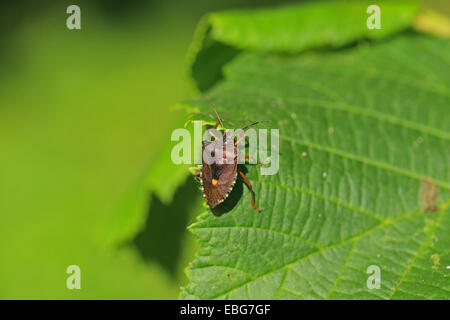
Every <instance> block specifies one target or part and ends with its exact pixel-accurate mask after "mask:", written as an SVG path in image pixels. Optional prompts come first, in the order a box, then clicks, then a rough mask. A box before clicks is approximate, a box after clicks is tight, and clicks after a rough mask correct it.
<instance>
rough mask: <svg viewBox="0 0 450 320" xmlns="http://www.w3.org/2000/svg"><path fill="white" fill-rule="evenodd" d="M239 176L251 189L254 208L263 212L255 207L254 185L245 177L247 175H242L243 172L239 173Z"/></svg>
mask: <svg viewBox="0 0 450 320" xmlns="http://www.w3.org/2000/svg"><path fill="white" fill-rule="evenodd" d="M239 174H240V175H241V177H242V179H244V181H245V184H246V185H247V186H248V187H249V189H250V193H251V195H252V206H253V208H255V209H256V210H257V211H258V212H261V210H260V209H259V208H258V207H257V206H256V205H255V194H254V192H253V188H252V184H251V183H250V181H248V179H247V178H246V177H245V175H244V174H243V173H242V171H239Z"/></svg>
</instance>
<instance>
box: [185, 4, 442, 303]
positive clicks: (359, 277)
mask: <svg viewBox="0 0 450 320" xmlns="http://www.w3.org/2000/svg"><path fill="white" fill-rule="evenodd" d="M320 5H321V6H323V8H324V9H323V12H324V13H326V12H329V10H331V8H334V6H335V4H328V5H327V4H326V3H321V4H320ZM386 6H388V5H387V4H386ZM305 8H306V9H305V10H311V8H310V7H305ZM386 8H389V7H386ZM410 8H412V9H411V10H412V11H413V8H415V7H414V6H412V7H410ZM302 10H303V7H302V6H299V7H298V11H299V12H298V15H299V16H301V13H302ZM414 10H415V9H414ZM407 11H408V10H407ZM412 11H411V12H412ZM288 12H289V14H288V15H291V14H292V15H293V13H292V12H291V11H284V10H283V9H280V10H274V11H260V12H256V13H247V12H242V13H224V14H223V16H222V15H221V14H218V15H213V17H215V18H211V20H210V21H212V26H211V29H209V31H208V33H207V34H204V35H207V37H209V36H210V35H213V37H215V38H216V39H217V37H222V38H221V40H226V39H228V40H229V39H232V40H230V44H231V45H233V46H236V47H237V48H239V50H237V51H236V52H235V54H234V58H233V59H232V60H231V61H230V62H228V63H226V64H225V66H224V68H223V77H224V80H223V81H221V82H218V83H215V84H214V87H213V88H212V89H211V90H210V91H209V92H208V93H207V94H208V96H209V97H210V98H211V99H212V100H213V101H214V103H215V105H216V107H217V110H218V112H219V113H220V115H221V117H222V118H223V119H224V124H225V126H230V127H231V126H240V125H242V124H243V123H248V122H250V121H256V120H263V119H270V120H272V122H271V123H270V124H269V125H267V126H266V127H268V128H279V130H280V147H279V152H280V170H279V172H278V174H276V175H273V176H262V175H260V173H259V168H258V167H257V166H250V165H248V166H246V167H247V170H248V173H247V177H248V178H249V180H250V181H251V182H252V184H253V188H254V190H255V194H256V203H257V205H258V206H259V207H260V208H261V209H262V213H261V214H258V213H257V212H256V211H255V210H254V209H253V208H252V207H251V204H250V193H249V191H248V190H247V189H246V188H245V186H243V185H242V183H241V184H240V185H238V186H237V187H236V188H235V190H234V191H233V192H232V194H231V196H230V199H231V200H230V201H232V205H230V204H226V203H224V204H225V206H228V209H227V210H229V212H226V213H224V214H223V215H221V216H220V217H216V216H213V215H212V214H211V212H210V211H209V210H208V211H207V212H204V213H203V214H201V215H200V216H199V218H198V221H197V222H196V223H194V224H193V225H192V226H191V227H190V229H191V230H192V232H193V233H194V234H195V235H196V236H197V238H198V240H199V243H200V250H199V252H198V255H197V257H196V259H195V260H194V261H193V262H192V263H191V265H190V266H189V268H188V270H187V273H188V277H189V279H190V283H189V285H187V286H186V287H185V289H184V291H183V293H182V295H181V297H182V298H184V299H214V298H219V299H448V298H449V297H450V280H449V277H448V272H449V270H448V269H447V266H449V265H450V257H449V248H450V235H449V233H448V230H449V228H450V214H449V208H448V207H449V204H450V201H449V190H450V173H449V172H450V171H449V163H450V161H449V150H450V148H449V140H450V135H449V133H448V128H449V123H450V119H449V112H448V107H449V105H450V91H449V83H450V57H449V55H448V52H449V49H450V41H449V40H447V39H437V38H433V37H430V36H425V35H419V34H416V33H413V32H409V33H402V34H396V35H393V33H395V32H397V31H398V30H399V27H398V26H393V27H392V29H390V30H384V31H383V34H385V35H386V34H389V33H392V37H391V39H389V40H386V41H382V42H373V43H370V44H367V43H362V44H360V45H355V46H352V47H350V48H346V49H341V50H330V51H321V52H309V53H303V54H300V53H296V54H292V50H287V51H289V52H290V53H291V54H290V55H280V54H279V53H280V52H277V54H274V53H273V52H272V53H270V54H267V53H266V52H254V50H246V49H248V48H251V49H254V48H255V46H256V47H257V46H258V45H257V43H262V41H260V40H261V39H260V38H259V37H258V36H255V34H257V33H258V32H259V31H261V34H266V31H267V26H268V25H272V24H271V22H272V21H271V19H272V18H273V19H274V20H273V30H283V31H282V32H283V34H287V35H289V36H290V37H287V39H284V40H283V41H284V42H283V43H281V42H278V40H276V39H278V38H277V37H276V36H274V37H271V36H270V33H269V35H268V40H270V39H272V40H273V42H270V41H268V42H267V45H268V46H269V45H270V46H271V47H272V48H275V49H277V50H278V49H281V51H283V52H284V50H285V49H286V48H294V50H293V51H295V52H297V51H298V52H300V51H302V50H303V49H305V48H307V47H308V46H307V45H306V43H308V44H311V45H312V43H313V41H314V42H315V43H316V44H319V43H320V45H324V44H330V45H331V46H334V45H339V46H342V45H344V44H345V43H348V42H349V41H350V42H353V41H354V40H356V39H357V38H360V37H364V36H367V32H368V31H364V32H362V27H358V26H354V25H353V24H352V23H353V22H352V20H351V19H349V20H348V21H349V23H350V25H348V26H345V27H343V28H344V30H343V33H342V35H343V36H342V38H340V37H339V36H337V37H336V42H333V41H330V38H327V37H326V36H324V34H322V33H320V32H318V33H317V32H316V31H315V29H314V28H313V27H310V26H308V27H304V26H299V27H298V28H297V26H296V25H293V24H292V23H290V21H293V20H292V19H291V18H290V17H287V18H286V19H283V13H286V14H287V13H288ZM382 12H383V19H386V21H394V20H395V19H394V17H393V15H394V14H395V10H394V11H392V15H391V11H389V10H388V9H387V10H385V8H384V7H383V6H382ZM408 12H409V11H408ZM352 14H354V12H353V13H350V15H352ZM361 14H363V15H364V12H363V13H361ZM342 15H343V16H342V17H341V18H340V19H341V21H346V20H345V19H344V17H345V14H344V13H342ZM338 16H339V15H338ZM364 16H365V15H364ZM327 18H329V15H328V14H324V15H323V16H318V17H317V19H316V20H313V22H314V24H317V25H318V24H320V23H322V24H323V25H326V24H327V23H328V20H327ZM252 19H257V20H258V19H260V20H264V26H265V27H264V28H263V27H262V26H261V29H258V27H259V25H258V24H257V23H256V24H254V28H255V30H256V31H255V30H253V31H252V32H250V31H249V30H250V29H249V28H250V27H249V26H250V25H252V24H251V21H252ZM335 20H338V18H337V17H336V19H335ZM219 21H220V23H219ZM332 21H334V20H332ZM383 21H384V20H383ZM408 21H410V22H411V21H412V16H409V18H408ZM239 22H242V24H244V26H241V24H240V23H239ZM247 23H248V24H247ZM400 25H401V26H402V28H403V27H404V26H405V21H403V22H401V23H400ZM337 26H339V24H335V25H334V28H336V27H337ZM364 26H365V25H364ZM216 27H218V28H219V29H218V30H217V31H215V28H216ZM386 27H387V25H386ZM252 28H253V27H252ZM352 28H355V29H354V30H352ZM285 30H293V31H292V33H289V32H287V31H285ZM334 30H335V32H336V34H341V33H340V32H339V30H340V29H334ZM349 30H352V32H349ZM358 30H359V31H358ZM374 32H376V31H374ZM249 34H252V36H249ZM293 34H298V35H299V36H300V35H301V36H302V37H303V39H309V40H305V42H304V44H300V45H299V43H298V42H297V41H296V40H297V39H298V37H293V36H292V35H293ZM326 34H327V33H326ZM349 34H352V36H351V37H350V36H348V35H349ZM258 39H260V40H258ZM333 39H334V38H333ZM270 43H272V44H270ZM296 46H298V47H296ZM242 49H245V50H244V51H242ZM258 49H261V50H263V51H264V50H266V49H267V47H258ZM277 50H275V51H277ZM250 51H253V52H250ZM269 51H271V50H269ZM200 57H201V54H200V55H198V56H197V58H200ZM195 63H197V62H195ZM195 63H194V66H193V68H194V69H195ZM211 72H212V73H216V74H217V70H211ZM194 76H195V73H194ZM201 79H202V78H201V75H198V78H196V80H197V81H199V80H200V82H201ZM210 85H212V83H210ZM186 105H187V106H188V107H190V108H192V107H196V108H199V110H200V111H201V113H198V114H197V115H196V117H197V118H198V119H203V120H210V117H209V115H208V113H211V112H210V106H209V104H208V103H207V102H205V101H204V100H196V101H189V102H187V103H186ZM261 160H264V159H261ZM438 189H439V196H438V194H437V190H438ZM423 190H425V191H426V192H431V193H433V195H432V196H431V197H425V198H424V191H423ZM434 197H437V199H436V202H435V203H434V200H433V198H434ZM430 199H431V200H430ZM227 201H228V200H227ZM427 201H428V202H429V201H431V202H432V203H431V207H432V206H433V205H434V204H436V205H437V208H436V211H435V212H433V210H428V209H429V208H431V207H428V208H427V210H425V212H424V210H423V208H424V202H425V203H426V202H427ZM370 265H376V266H378V267H380V269H381V288H380V289H378V290H377V289H368V288H367V286H366V282H367V278H368V277H369V274H367V273H366V270H367V268H368V267H369V266H370Z"/></svg>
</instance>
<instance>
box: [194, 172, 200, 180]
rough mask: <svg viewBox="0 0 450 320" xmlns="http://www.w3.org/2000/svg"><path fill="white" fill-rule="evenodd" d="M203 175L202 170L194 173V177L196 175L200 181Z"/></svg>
mask: <svg viewBox="0 0 450 320" xmlns="http://www.w3.org/2000/svg"><path fill="white" fill-rule="evenodd" d="M201 175H202V172H201V171H197V172H196V173H195V174H194V177H195V179H197V180H198V181H200V177H201Z"/></svg>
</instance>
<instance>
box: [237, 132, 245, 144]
mask: <svg viewBox="0 0 450 320" xmlns="http://www.w3.org/2000/svg"><path fill="white" fill-rule="evenodd" d="M245 137H246V135H245V134H244V135H243V136H242V137H240V138H239V139H238V140H237V141H236V142H235V143H234V146H237V145H238V144H239V142H241V141H242V140H243V139H245Z"/></svg>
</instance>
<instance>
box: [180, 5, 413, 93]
mask: <svg viewBox="0 0 450 320" xmlns="http://www.w3.org/2000/svg"><path fill="white" fill-rule="evenodd" d="M371 4H373V3H372V2H370V1H360V0H357V1H355V0H353V1H328V2H324V1H311V2H307V3H303V4H297V5H290V6H284V7H279V8H276V9H260V10H250V11H227V12H220V13H213V14H210V15H208V16H206V17H205V18H204V19H203V20H202V21H201V22H200V24H199V26H198V28H197V33H196V36H195V37H194V41H193V43H192V45H191V48H190V54H189V57H190V59H189V63H190V67H191V70H190V71H191V73H192V76H193V78H194V80H195V83H196V85H197V86H198V88H199V89H200V90H205V89H208V88H210V87H211V86H212V85H213V84H214V83H215V82H216V81H217V80H218V79H220V77H221V74H220V70H221V67H222V66H223V65H224V64H225V63H227V62H228V61H230V60H231V59H232V58H233V57H234V56H235V55H236V54H237V53H238V52H239V51H240V50H250V51H258V52H278V53H283V54H293V53H298V52H301V51H304V50H307V49H311V48H322V47H332V48H340V47H342V46H345V45H348V44H349V43H352V42H354V41H357V40H360V39H362V38H367V39H380V38H385V37H388V36H390V35H392V34H394V33H396V32H399V31H401V30H405V29H407V28H408V27H409V26H410V25H411V22H412V21H413V19H414V17H415V16H416V15H417V12H418V7H417V5H416V4H415V3H414V2H411V1H397V0H396V1H384V2H383V1H381V2H379V3H378V4H379V5H380V6H381V7H382V18H383V19H382V28H381V29H379V30H369V29H368V28H367V27H366V19H367V17H368V15H367V14H366V10H367V7H368V6H369V5H371Z"/></svg>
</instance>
